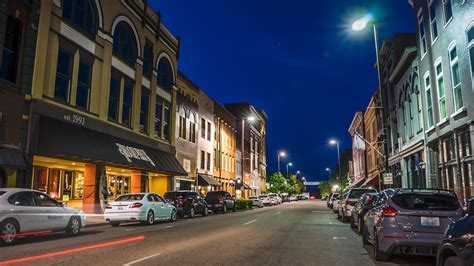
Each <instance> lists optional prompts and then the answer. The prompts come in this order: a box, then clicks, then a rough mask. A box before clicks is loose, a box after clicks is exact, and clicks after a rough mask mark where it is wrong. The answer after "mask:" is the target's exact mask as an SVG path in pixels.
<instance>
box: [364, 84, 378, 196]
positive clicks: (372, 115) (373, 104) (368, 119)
mask: <svg viewBox="0 0 474 266" xmlns="http://www.w3.org/2000/svg"><path fill="white" fill-rule="evenodd" d="M378 99H380V97H379V90H377V91H376V92H375V93H374V95H373V96H372V97H371V98H370V102H369V105H368V106H367V110H366V111H365V113H364V125H365V126H364V138H365V141H366V145H365V147H366V149H365V156H366V158H365V159H366V165H367V170H366V172H367V179H366V180H365V182H364V183H363V185H362V186H364V187H374V188H377V189H378V188H379V185H380V184H379V183H380V180H381V176H380V175H381V165H380V162H382V166H383V161H381V160H379V158H380V155H379V152H380V151H382V149H381V146H382V145H380V142H379V139H378V136H379V131H380V129H381V125H380V111H379V108H380V103H379V102H378ZM367 142H368V143H367Z"/></svg>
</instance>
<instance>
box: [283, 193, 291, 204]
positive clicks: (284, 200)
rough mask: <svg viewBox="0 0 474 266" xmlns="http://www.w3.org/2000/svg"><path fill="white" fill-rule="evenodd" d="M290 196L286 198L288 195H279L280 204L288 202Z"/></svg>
mask: <svg viewBox="0 0 474 266" xmlns="http://www.w3.org/2000/svg"><path fill="white" fill-rule="evenodd" d="M290 201H291V200H290V196H288V194H286V195H281V202H282V203H283V202H290Z"/></svg>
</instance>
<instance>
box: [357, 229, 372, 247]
mask: <svg viewBox="0 0 474 266" xmlns="http://www.w3.org/2000/svg"><path fill="white" fill-rule="evenodd" d="M359 226H361V225H359ZM362 243H363V244H364V245H370V242H369V232H368V230H367V228H366V227H365V226H363V227H362Z"/></svg>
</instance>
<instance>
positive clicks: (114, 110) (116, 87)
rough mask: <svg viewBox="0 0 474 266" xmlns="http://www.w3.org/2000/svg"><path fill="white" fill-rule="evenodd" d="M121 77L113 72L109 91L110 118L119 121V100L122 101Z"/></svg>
mask: <svg viewBox="0 0 474 266" xmlns="http://www.w3.org/2000/svg"><path fill="white" fill-rule="evenodd" d="M120 81H121V79H120V77H119V76H118V75H116V74H115V73H114V72H112V78H111V79H110V91H109V114H108V117H109V119H110V120H113V121H118V113H119V101H120Z"/></svg>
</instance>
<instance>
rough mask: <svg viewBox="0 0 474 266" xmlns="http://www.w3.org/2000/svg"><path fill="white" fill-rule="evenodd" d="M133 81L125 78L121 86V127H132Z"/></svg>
mask: <svg viewBox="0 0 474 266" xmlns="http://www.w3.org/2000/svg"><path fill="white" fill-rule="evenodd" d="M133 85H134V84H133V81H132V80H130V79H128V78H125V82H124V86H123V102H122V125H124V126H126V127H131V126H132V104H133V102H132V101H133Z"/></svg>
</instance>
